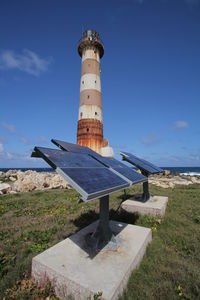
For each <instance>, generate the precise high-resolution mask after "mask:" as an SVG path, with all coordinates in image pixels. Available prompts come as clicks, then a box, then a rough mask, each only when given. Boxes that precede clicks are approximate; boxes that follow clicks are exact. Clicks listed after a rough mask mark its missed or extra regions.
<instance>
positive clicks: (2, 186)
mask: <svg viewBox="0 0 200 300" xmlns="http://www.w3.org/2000/svg"><path fill="white" fill-rule="evenodd" d="M0 191H1V192H2V193H3V194H9V192H10V191H11V186H10V185H9V184H8V183H1V184H0Z"/></svg>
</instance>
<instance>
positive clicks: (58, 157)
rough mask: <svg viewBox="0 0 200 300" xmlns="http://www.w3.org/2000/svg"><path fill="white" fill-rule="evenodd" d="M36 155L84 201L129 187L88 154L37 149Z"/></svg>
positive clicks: (35, 150) (35, 149)
mask: <svg viewBox="0 0 200 300" xmlns="http://www.w3.org/2000/svg"><path fill="white" fill-rule="evenodd" d="M34 153H36V154H37V155H38V156H39V157H42V158H43V159H44V160H45V161H46V162H47V163H48V164H49V165H50V166H51V167H53V168H54V169H55V170H56V171H57V172H58V173H59V174H60V175H61V176H62V177H63V178H64V179H66V180H67V181H68V182H69V183H70V184H71V185H72V187H74V188H75V189H76V190H77V192H79V193H80V194H81V196H82V198H83V200H84V201H87V200H91V199H94V198H98V197H103V196H105V195H108V194H110V193H112V192H114V191H117V190H120V189H124V188H126V187H127V186H129V183H128V182H127V181H125V180H124V179H123V178H121V177H119V176H117V175H116V174H115V173H113V172H112V171H111V170H110V169H108V168H106V167H105V166H104V165H102V164H101V163H100V162H98V161H97V160H95V159H94V158H92V157H90V156H89V155H87V154H80V153H73V152H67V151H62V150H57V149H49V148H43V147H35V148H34Z"/></svg>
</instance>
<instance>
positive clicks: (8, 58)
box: [0, 49, 52, 76]
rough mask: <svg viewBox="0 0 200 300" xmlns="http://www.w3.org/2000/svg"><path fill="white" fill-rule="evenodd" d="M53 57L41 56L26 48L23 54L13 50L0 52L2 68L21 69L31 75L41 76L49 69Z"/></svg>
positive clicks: (0, 66) (0, 65)
mask: <svg viewBox="0 0 200 300" xmlns="http://www.w3.org/2000/svg"><path fill="white" fill-rule="evenodd" d="M51 63H52V58H51V57H50V58H41V57H39V55H38V54H37V53H35V52H33V51H31V50H28V49H24V50H23V51H22V54H18V53H15V52H14V51H11V50H5V51H2V52H1V54H0V68H1V69H4V70H14V69H15V70H20V71H23V72H25V73H28V74H30V75H34V76H39V75H40V74H41V73H44V72H46V71H47V70H48V68H49V65H50V64H51Z"/></svg>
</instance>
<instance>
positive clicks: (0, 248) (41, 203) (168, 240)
mask: <svg viewBox="0 0 200 300" xmlns="http://www.w3.org/2000/svg"><path fill="white" fill-rule="evenodd" d="M138 191H141V186H137V187H134V188H132V189H129V190H128V191H127V193H128V194H130V195H131V194H134V193H136V192H138ZM151 192H152V193H153V194H157V195H164V196H168V197H169V203H168V207H167V211H166V215H165V218H164V220H161V219H159V218H152V217H147V216H138V215H130V214H121V213H120V212H119V210H118V207H119V205H120V202H121V201H122V199H123V192H118V193H115V194H112V195H111V200H110V218H111V219H115V220H120V221H123V222H127V223H131V224H137V225H141V226H146V227H151V228H152V230H153V241H152V243H151V244H150V245H149V247H148V249H147V253H146V256H145V258H144V259H143V261H142V263H141V265H140V267H139V268H138V269H137V270H136V271H134V272H133V273H132V275H131V277H130V279H129V282H128V285H127V289H126V290H125V291H124V294H123V296H122V297H121V298H120V299H121V300H127V299H150V300H151V299H200V185H192V186H188V187H182V186H179V187H176V188H175V189H173V190H172V189H167V190H164V189H161V188H158V187H153V186H151ZM96 219H98V201H94V202H91V203H86V204H84V203H80V204H78V194H76V192H75V191H73V190H50V191H45V192H31V193H21V194H15V195H5V196H1V197H0V241H1V242H0V299H20V300H21V299H46V298H47V297H49V298H48V299H57V298H56V297H55V295H54V294H53V291H52V289H51V286H50V284H47V286H46V288H45V289H39V288H38V287H37V286H35V284H34V283H33V282H32V280H31V279H30V272H31V260H32V257H33V256H35V255H36V254H38V253H40V252H42V251H44V250H45V249H47V248H49V247H50V246H52V245H54V244H56V243H57V242H59V241H61V240H63V239H64V238H66V237H68V236H70V235H71V234H73V233H75V232H77V231H79V230H80V229H81V228H83V227H85V226H87V225H88V224H90V223H92V222H93V221H94V220H96Z"/></svg>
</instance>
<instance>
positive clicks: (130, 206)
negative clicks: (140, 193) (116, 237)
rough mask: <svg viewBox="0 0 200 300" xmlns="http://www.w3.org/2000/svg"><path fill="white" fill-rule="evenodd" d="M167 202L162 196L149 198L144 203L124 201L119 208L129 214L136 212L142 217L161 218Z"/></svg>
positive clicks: (133, 200) (131, 200)
mask: <svg viewBox="0 0 200 300" xmlns="http://www.w3.org/2000/svg"><path fill="white" fill-rule="evenodd" d="M167 202H168V197H163V196H151V197H150V199H149V200H148V201H146V202H141V201H138V200H135V199H134V198H133V199H128V200H126V201H124V202H123V203H122V205H121V208H122V209H123V210H125V211H127V212H129V213H135V212H138V213H140V214H142V215H151V216H160V217H163V216H164V214H165V210H166V206H167Z"/></svg>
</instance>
